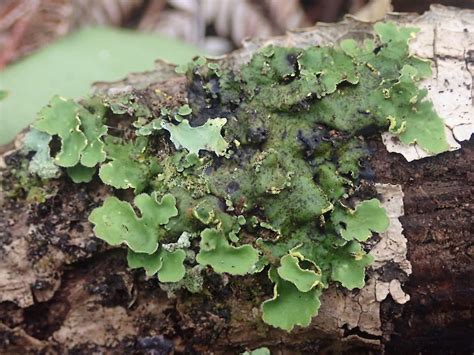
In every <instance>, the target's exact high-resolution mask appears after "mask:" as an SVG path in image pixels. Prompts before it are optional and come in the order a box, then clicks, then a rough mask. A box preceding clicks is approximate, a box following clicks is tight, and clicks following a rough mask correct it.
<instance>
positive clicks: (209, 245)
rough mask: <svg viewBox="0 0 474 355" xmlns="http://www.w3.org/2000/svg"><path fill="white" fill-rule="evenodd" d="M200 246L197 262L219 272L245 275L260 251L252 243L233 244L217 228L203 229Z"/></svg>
mask: <svg viewBox="0 0 474 355" xmlns="http://www.w3.org/2000/svg"><path fill="white" fill-rule="evenodd" d="M199 247H200V251H199V254H198V255H197V256H196V260H197V262H198V263H199V264H201V265H210V266H211V267H212V268H213V269H214V271H215V272H218V273H223V272H227V273H229V274H232V275H244V274H246V273H248V272H249V271H250V270H251V268H252V266H253V265H254V264H255V263H256V262H257V261H258V252H257V250H255V249H254V248H253V247H252V246H251V245H242V246H240V247H234V246H231V245H229V242H228V241H227V239H226V237H225V235H224V233H223V232H222V231H219V230H217V229H210V228H207V229H205V230H204V231H202V232H201V242H200V244H199Z"/></svg>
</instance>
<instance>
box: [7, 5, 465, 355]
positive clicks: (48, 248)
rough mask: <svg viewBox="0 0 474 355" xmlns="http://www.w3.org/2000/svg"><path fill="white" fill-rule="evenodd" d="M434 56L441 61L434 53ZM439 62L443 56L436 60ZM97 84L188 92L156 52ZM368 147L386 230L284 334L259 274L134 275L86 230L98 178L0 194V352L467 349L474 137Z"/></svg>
mask: <svg viewBox="0 0 474 355" xmlns="http://www.w3.org/2000/svg"><path fill="white" fill-rule="evenodd" d="M460 12H461V13H462V11H460V10H456V9H447V8H442V7H436V8H434V9H433V10H432V11H431V12H429V13H427V14H425V15H423V16H420V17H417V16H414V15H401V14H397V15H392V16H391V19H394V20H396V21H397V22H400V23H410V24H411V23H414V24H415V25H416V26H419V27H422V25H423V23H425V24H426V23H428V25H429V26H431V25H433V26H434V24H436V23H438V22H436V21H435V19H438V20H439V21H441V20H443V19H444V21H446V18H455V19H456V18H461V20H462V21H465V18H466V17H467V18H468V22H469V19H472V18H473V13H472V12H470V13H469V14H468V15H469V16H470V17H469V16H467V15H466V14H463V15H462V16H460V15H459V13H460ZM448 15H449V16H448ZM423 21H425V22H423ZM458 22H459V21H458ZM472 23H474V21H472V22H471V24H472ZM428 25H427V26H428ZM443 25H445V24H444V23H443ZM370 27H371V26H370V25H369V24H363V23H359V22H356V21H354V20H347V21H345V22H343V23H340V24H334V25H324V26H320V27H316V29H309V30H307V31H306V32H297V33H290V34H288V36H287V37H284V38H277V39H273V40H271V41H272V42H273V43H275V42H278V43H280V44H281V43H284V44H286V45H305V44H306V45H307V44H318V43H319V44H323V43H327V41H336V40H338V39H342V38H345V37H349V36H350V37H354V36H359V37H358V38H363V37H364V36H366V35H368V34H369V33H370V31H369V28H370ZM429 31H431V32H432V33H436V34H437V35H439V36H441V38H444V37H443V35H442V34H440V33H439V32H435V30H434V29H432V28H430V29H429ZM429 31H428V32H426V33H430V32H429ZM450 33H451V32H447V33H446V35H445V36H446V37H447V36H450ZM463 33H464V32H463ZM468 33H470V32H468ZM462 36H465V35H464V34H463V35H462ZM470 36H471V37H472V34H470ZM471 37H469V38H471ZM463 38H464V37H463ZM263 43H264V42H263V41H254V42H252V43H247V45H246V48H245V49H243V50H241V51H239V52H236V53H234V54H232V55H231V56H229V57H226V58H223V59H222V62H223V63H226V64H227V65H237V64H238V63H240V62H241V61H243V60H245V59H246V58H247V59H248V58H249V55H250V53H251V52H252V51H253V50H255V49H256V48H258V46H260V45H261V44H263ZM422 43H424V45H423V46H420V47H419V48H424V50H426V51H428V47H429V46H428V44H427V43H428V42H426V41H425V42H422ZM431 43H432V44H433V43H436V40H435V39H433V40H432V42H431ZM463 43H464V42H463ZM467 43H468V44H467V46H468V48H471V49H469V50H467V51H466V50H464V51H463V52H462V54H459V53H456V54H454V55H453V56H452V58H455V59H453V60H458V59H459V58H460V57H459V55H463V56H465V58H467V59H465V61H466V64H468V65H469V66H466V67H465V68H470V67H472V63H471V62H470V60H471V59H469V58H471V57H472V42H467ZM427 46H428V47H427ZM453 48H457V47H453ZM420 50H421V49H420ZM432 53H433V57H432V58H433V59H437V58H438V57H437V56H438V55H439V53H440V52H438V51H435V50H433V51H432ZM446 58H447V59H446ZM444 59H446V60H451V59H450V58H448V57H443V58H441V59H440V60H444ZM437 63H438V68H439V63H440V61H438V60H437ZM437 73H438V74H439V73H440V71H439V70H438V72H437ZM435 78H441V76H439V75H438V76H437V77H435ZM463 78H464V79H465V80H464V79H463V80H464V81H466V80H467V78H466V77H465V76H463ZM471 81H472V77H471ZM451 83H452V82H451V81H449V82H448V84H449V85H451ZM448 84H445V82H444V80H443V85H448ZM433 85H434V84H433ZM470 85H471V84H470ZM95 88H96V90H98V91H102V92H111V91H112V92H113V91H115V92H116V91H127V90H131V88H134V90H138V91H139V92H141V93H142V94H143V95H144V96H145V97H146V98H147V99H148V101H149V105H150V106H151V107H158V106H159V104H160V100H164V99H165V97H168V96H166V95H163V96H159V95H157V94H156V90H155V89H157V88H159V89H160V90H161V92H165V93H167V94H168V95H169V96H170V97H173V100H176V101H177V102H181V101H182V100H184V98H185V95H186V93H185V87H184V82H182V80H180V79H179V78H177V77H176V75H175V74H174V71H173V67H172V66H169V65H166V64H163V63H158V64H157V69H156V71H154V72H152V73H146V74H135V75H131V76H129V77H128V78H127V79H126V80H124V81H122V82H118V83H112V84H107V83H100V84H97V85H96V87H95ZM448 89H449V90H450V89H451V88H449V87H448ZM452 89H453V92H454V93H459V95H460V96H459V97H465V96H466V92H468V88H467V86H466V85H461V86H459V87H453V88H452ZM471 89H472V86H470V87H469V90H471ZM438 91H439V90H438ZM441 94H442V93H438V94H437V91H434V93H433V94H432V95H433V96H432V98H433V100H434V101H435V103H436V100H440V101H439V102H448V101H447V99H448V97H444V96H438V95H441ZM469 95H471V93H470V92H469ZM469 98H471V96H469ZM471 100H472V99H471ZM450 102H451V101H450ZM456 107H458V106H456ZM468 108H469V106H468ZM470 110H471V111H470V112H471V113H470V114H466V115H464V116H459V115H458V116H456V115H457V114H456V112H457V111H456V110H455V109H452V111H451V114H452V115H451V116H449V117H451V118H452V117H465V118H466V117H467V119H470V120H472V102H471V106H470ZM442 116H443V114H442ZM461 125H464V126H466V124H464V123H461ZM370 144H371V145H372V148H373V150H374V152H375V153H374V155H373V157H372V161H371V165H372V167H373V169H374V170H375V181H376V182H377V184H376V188H377V191H378V193H379V194H380V195H381V196H382V197H383V201H382V202H383V203H384V204H385V207H386V208H387V209H388V211H389V216H390V217H391V226H390V229H389V231H388V232H386V233H384V234H383V235H381V236H380V237H375V238H374V239H373V240H371V242H370V247H371V253H372V255H374V257H375V259H376V261H375V263H374V265H373V266H372V268H371V269H370V270H369V271H368V275H369V277H368V280H367V284H366V286H365V287H364V289H362V290H355V291H354V292H349V291H347V290H342V289H337V288H336V287H333V288H331V289H330V290H329V291H328V292H326V293H325V294H324V296H323V299H322V308H321V310H320V315H319V316H318V317H316V318H315V319H314V320H313V322H312V324H311V325H310V327H308V328H298V329H296V330H295V331H294V332H293V333H291V334H288V333H286V332H283V331H280V330H277V329H273V328H270V327H268V326H267V325H265V324H264V323H262V321H261V320H260V316H259V310H258V304H259V303H260V302H261V301H262V300H263V299H265V298H266V297H268V295H269V294H271V285H270V284H269V282H268V281H267V280H266V278H265V277H262V279H261V282H259V283H258V284H255V281H252V280H250V279H249V278H246V277H236V278H230V279H226V278H225V277H224V278H223V279H221V278H220V277H219V276H217V275H211V274H209V275H206V282H205V285H206V288H205V292H203V293H202V294H196V295H191V294H189V293H182V294H177V297H175V298H168V297H167V295H166V293H165V292H164V291H162V290H160V288H159V287H158V285H157V283H156V282H154V281H152V280H146V279H145V278H144V274H143V273H142V272H140V271H130V270H129V269H127V267H126V260H125V252H124V250H123V249H112V248H110V247H107V246H106V245H105V244H104V243H102V242H101V241H100V240H98V239H96V238H94V236H93V233H92V230H91V226H90V224H89V223H88V222H87V215H88V213H89V212H90V210H91V209H93V208H94V207H96V206H97V204H98V203H99V200H100V197H101V196H103V195H104V194H107V193H108V192H109V191H107V189H106V188H104V187H100V186H99V184H97V185H94V184H90V185H87V186H85V185H72V184H70V183H68V182H67V180H66V179H62V180H58V181H55V182H52V183H51V188H52V189H53V190H54V191H55V195H54V196H53V197H52V198H49V199H47V200H46V201H45V202H44V203H40V204H31V203H27V202H26V200H25V199H19V200H11V199H9V198H7V197H6V196H5V193H4V192H1V191H0V207H1V208H2V214H1V215H0V255H1V257H0V352H12V353H24V352H31V353H34V352H46V353H64V352H65V351H78V352H90V351H119V352H120V351H125V352H131V353H133V352H135V353H146V352H151V351H155V352H158V353H169V352H172V351H175V352H176V353H182V352H184V353H210V352H213V353H239V352H241V351H244V350H245V349H246V348H247V349H253V348H256V347H259V346H268V347H269V348H270V349H271V350H273V351H278V350H280V351H282V352H283V353H292V354H293V353H315V352H318V351H319V352H324V351H326V352H330V351H332V352H336V353H340V352H346V351H347V352H351V353H353V352H364V353H366V352H370V351H376V352H379V351H381V350H382V349H384V348H385V349H386V350H387V352H389V353H400V352H402V353H412V352H419V351H423V352H427V353H446V352H456V353H462V352H466V353H467V352H469V349H470V346H471V345H472V344H470V339H469V336H468V335H469V334H472V331H473V329H472V328H473V323H472V310H473V305H474V304H473V301H472V300H473V299H474V291H473V289H472V287H471V285H470V283H469V275H470V274H472V271H473V267H472V257H473V254H474V249H473V246H472V214H473V213H472V212H473V206H472V192H473V188H472V182H473V177H474V175H473V170H472V169H473V168H472V166H473V164H472V161H473V160H474V159H473V158H474V151H473V144H472V141H471V142H467V143H466V142H465V143H462V144H461V146H460V147H461V149H460V150H457V151H453V152H449V153H445V154H442V155H440V156H437V157H432V158H427V159H423V160H420V161H415V162H411V163H409V162H407V161H406V159H405V158H403V157H402V156H401V155H399V154H395V153H389V152H388V151H387V150H386V148H385V146H384V145H383V143H382V140H381V139H380V138H374V139H373V141H371V143H370ZM3 159H4V163H5V164H6V165H8V167H9V169H11V168H12V167H14V166H15V165H18V164H20V163H21V162H20V161H19V159H18V153H17V152H15V151H13V152H8V153H5V154H4V155H3ZM0 165H1V164H0ZM6 171H7V175H8V170H6ZM4 174H5V173H4ZM7 178H8V176H7ZM403 214H404V215H403ZM402 215H403V216H402ZM400 216H401V217H400ZM402 229H403V230H404V231H403V234H402ZM405 238H406V239H405ZM407 250H408V260H407V258H406V253H407ZM411 273H412V274H411ZM410 274H411V275H410ZM402 285H403V286H402ZM405 292H406V293H405ZM408 295H409V296H408Z"/></svg>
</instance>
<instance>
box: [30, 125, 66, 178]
mask: <svg viewBox="0 0 474 355" xmlns="http://www.w3.org/2000/svg"><path fill="white" fill-rule="evenodd" d="M51 139H52V137H51V136H50V135H49V134H47V133H44V132H40V131H38V130H37V129H34V128H33V129H31V130H30V131H29V132H28V133H27V134H26V135H25V140H24V142H23V146H24V149H25V150H26V151H27V152H30V151H33V152H36V153H35V155H33V157H32V158H31V160H30V163H29V165H28V170H29V172H30V173H33V174H37V175H38V176H39V177H41V178H43V179H54V178H57V177H59V174H60V170H59V168H58V167H57V165H56V164H55V163H54V160H53V158H51V153H50V150H49V143H50V142H51Z"/></svg>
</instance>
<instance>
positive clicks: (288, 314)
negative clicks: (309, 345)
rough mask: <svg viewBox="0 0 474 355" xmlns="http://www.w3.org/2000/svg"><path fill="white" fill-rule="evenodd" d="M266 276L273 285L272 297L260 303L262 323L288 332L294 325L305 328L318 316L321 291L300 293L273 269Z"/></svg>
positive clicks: (315, 289) (317, 289)
mask: <svg viewBox="0 0 474 355" xmlns="http://www.w3.org/2000/svg"><path fill="white" fill-rule="evenodd" d="M268 276H269V278H270V280H272V281H273V282H274V283H275V287H274V296H273V298H272V299H269V300H266V301H265V302H263V303H262V311H263V317H262V318H263V321H264V322H265V323H267V324H270V325H271V326H273V327H278V328H281V329H284V330H286V331H288V332H290V331H291V330H293V328H294V326H295V325H300V326H302V327H307V326H308V325H309V324H310V323H311V319H312V318H313V317H314V316H316V315H317V314H318V310H319V306H320V302H319V296H320V295H321V290H320V289H319V288H313V289H312V290H310V291H308V292H301V291H299V290H298V288H297V287H296V286H295V285H293V283H291V282H288V281H285V280H283V279H282V278H280V277H279V276H278V273H277V272H276V270H275V269H270V271H269V273H268Z"/></svg>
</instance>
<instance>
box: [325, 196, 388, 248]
mask: <svg viewBox="0 0 474 355" xmlns="http://www.w3.org/2000/svg"><path fill="white" fill-rule="evenodd" d="M331 220H332V222H333V223H334V224H335V225H337V226H339V232H340V233H341V236H342V237H343V238H344V239H345V240H352V239H357V240H359V241H366V240H367V239H369V238H370V236H371V235H372V231H373V232H377V233H382V232H385V231H386V230H387V228H388V225H389V223H390V221H389V219H388V217H387V214H386V213H385V210H384V209H383V208H382V207H381V206H380V201H379V200H377V199H375V198H374V199H371V200H366V201H363V202H361V203H360V204H358V205H357V206H356V209H355V211H352V210H345V209H341V208H338V209H335V210H334V212H333V213H332V214H331Z"/></svg>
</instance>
